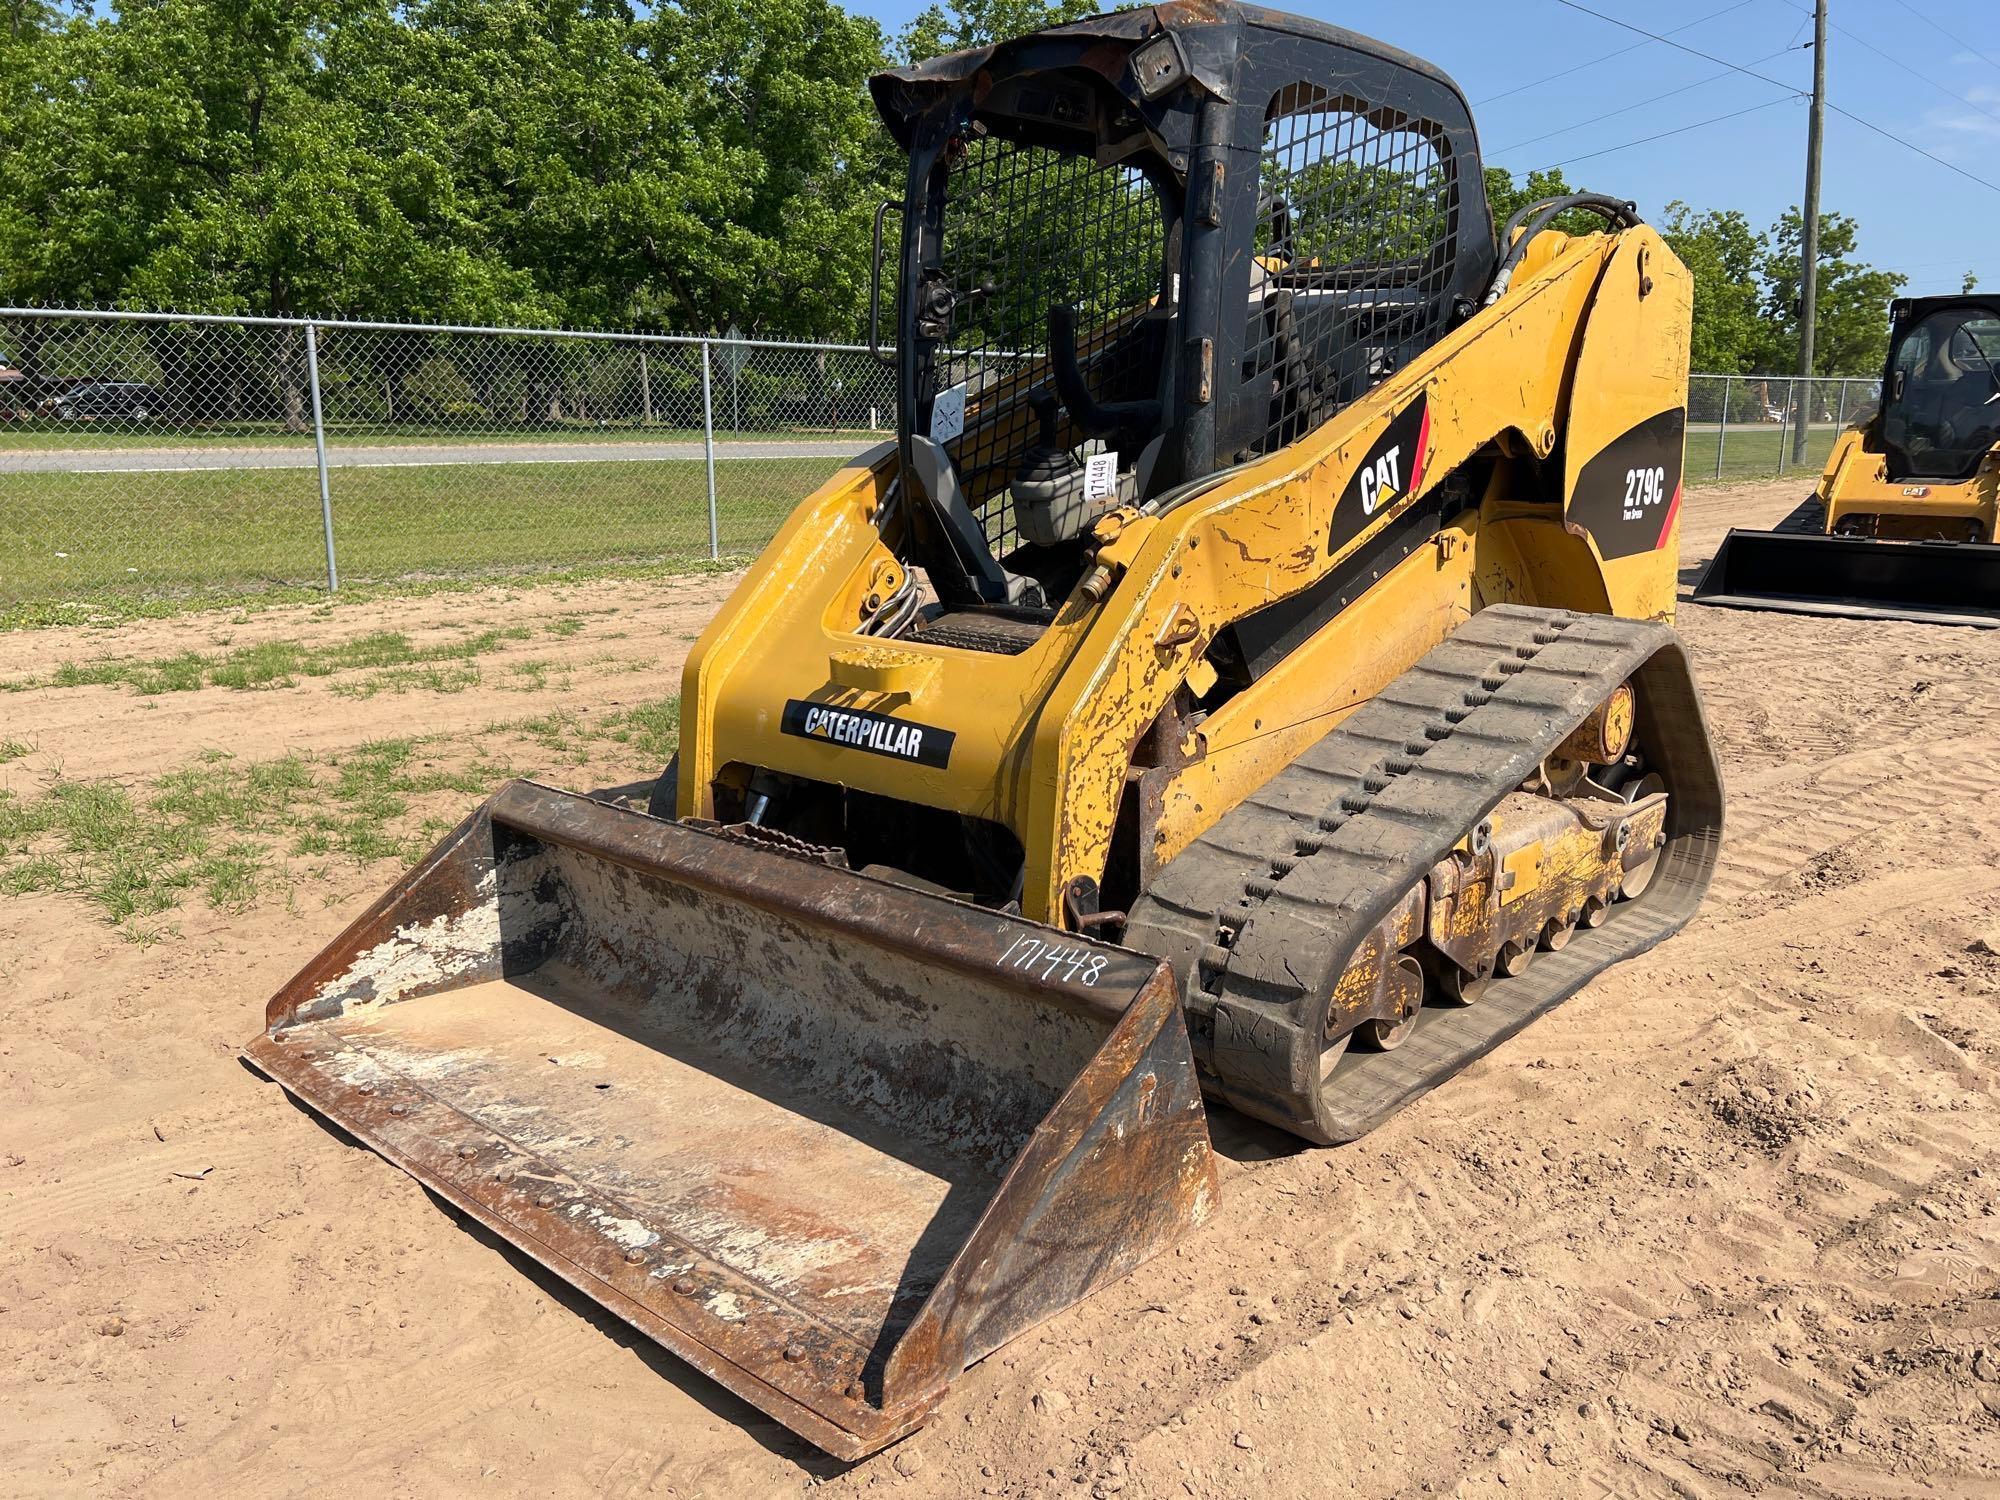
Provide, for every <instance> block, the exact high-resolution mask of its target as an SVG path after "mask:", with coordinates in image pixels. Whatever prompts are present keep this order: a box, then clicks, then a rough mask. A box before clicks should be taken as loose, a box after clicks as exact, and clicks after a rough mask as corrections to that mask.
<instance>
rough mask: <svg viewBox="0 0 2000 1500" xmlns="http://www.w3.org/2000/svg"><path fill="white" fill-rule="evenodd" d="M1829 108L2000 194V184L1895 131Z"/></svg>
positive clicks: (1849, 112) (1835, 107)
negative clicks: (1927, 149) (1905, 138)
mask: <svg viewBox="0 0 2000 1500" xmlns="http://www.w3.org/2000/svg"><path fill="white" fill-rule="evenodd" d="M1827 108H1828V109H1830V110H1832V111H1833V112H1834V113H1835V114H1837V115H1839V116H1841V117H1842V118H1843V119H1847V120H1852V121H1853V122H1854V123H1855V124H1857V125H1859V126H1860V127H1861V128H1862V129H1864V130H1872V131H1874V132H1875V134H1877V135H1879V136H1881V137H1882V139H1883V140H1885V141H1894V142H1895V143H1896V144H1897V145H1899V146H1901V147H1902V148H1903V149H1904V150H1906V151H1914V152H1916V153H1917V155H1919V156H1921V157H1923V158H1924V159H1925V160H1926V161H1934V162H1936V163H1937V164H1938V165H1939V166H1941V167H1943V168H1944V169H1945V170H1946V171H1950V172H1956V173H1958V175H1959V176H1961V177H1963V178H1965V179H1966V180H1967V181H1970V182H1976V183H1978V184H1979V185H1980V186H1981V187H1983V188H1991V189H1992V190H1993V191H1994V192H1996V193H2000V182H1991V181H1988V180H1987V179H1986V178H1984V177H1981V176H1980V175H1979V174H1978V173H1976V172H1968V171H1966V170H1965V168H1964V167H1961V166H1959V165H1958V164H1957V163H1956V162H1949V161H1946V160H1945V159H1944V158H1943V157H1942V156H1938V155H1936V154H1934V153H1933V152H1929V151H1926V150H1925V149H1924V148H1923V147H1922V146H1919V145H1918V144H1917V143H1916V142H1915V141H1907V140H1904V139H1903V137H1901V136H1900V135H1897V134H1896V133H1895V132H1894V131H1889V130H1884V129H1883V128H1882V127H1881V126H1880V125H1877V124H1876V123H1875V122H1874V121H1873V120H1864V119H1862V118H1861V116H1859V115H1857V114H1856V113H1855V112H1854V111H1853V110H1851V109H1842V108H1841V107H1840V106H1839V105H1838V104H1832V103H1829V104H1828V105H1827Z"/></svg>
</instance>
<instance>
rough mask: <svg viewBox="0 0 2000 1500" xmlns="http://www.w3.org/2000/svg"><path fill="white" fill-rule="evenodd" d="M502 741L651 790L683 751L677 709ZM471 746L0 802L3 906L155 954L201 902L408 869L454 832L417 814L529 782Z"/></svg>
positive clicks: (308, 759) (194, 771)
mask: <svg viewBox="0 0 2000 1500" xmlns="http://www.w3.org/2000/svg"><path fill="white" fill-rule="evenodd" d="M391 670H394V669H391ZM506 736H519V737H521V738H525V739H527V740H529V741H530V742H532V744H533V745H535V746H537V747H539V748H540V749H542V750H544V751H546V752H548V754H549V755H550V756H552V757H555V758H557V759H560V760H567V761H572V762H580V761H583V760H586V759H589V758H591V757H592V756H594V755H597V754H600V753H602V752H605V751H607V750H608V749H610V748H611V747H614V746H615V747H618V748H617V759H618V760H619V761H620V762H621V763H623V762H630V763H631V764H632V765H634V766H635V767H637V768H639V769H641V770H643V771H645V772H646V773H648V774H651V773H652V772H654V771H655V770H657V768H658V767H659V766H662V765H664V764H666V761H667V758H668V757H669V756H671V755H672V754H673V753H674V750H675V749H676V748H677V747H678V745H679V742H680V700H679V699H678V698H672V697H668V698H660V699H655V700H653V701H650V702H647V703H641V704H637V705H635V706H633V707H630V708H626V709H622V710H619V711H617V712H615V713H608V714H602V715H598V716H594V717H587V716H585V715H582V714H578V713H574V712H565V713H560V714H547V715H543V716H541V717H539V718H535V719H528V720H524V721H522V722H520V723H516V724H494V725H490V726H488V728H487V729H486V730H485V731H484V733H483V734H482V736H480V739H481V740H491V739H492V738H494V737H506ZM465 743H467V742H466V741H465V740H463V739H449V738H447V737H445V736H441V735H432V736H423V737H412V738H400V739H387V740H375V741H371V742H369V743H367V744H363V745H359V746H356V747H355V748H353V749H351V750H346V751H342V752H339V753H337V754H331V755H319V756H316V755H306V754H292V755H287V756H283V757H281V758H279V759H276V760H267V761H248V762H239V761H238V760H237V759H236V758H235V757H234V756H232V755H230V754H229V753H228V752H227V751H223V750H208V751H204V752H203V753H202V754H201V756H200V757H199V758H198V759H197V760H196V762H195V763H194V764H192V765H187V766H183V767H180V768H179V769H177V770H173V771H169V772H167V773H165V774H164V775H161V776H159V777H156V778H154V779H153V780H152V781H151V782H149V783H147V784H145V785H144V786H141V787H136V788H134V787H127V786H124V785H122V784H120V783H118V782H115V781H109V780H102V781H70V780H66V779H64V778H62V777H60V776H58V777H55V778H53V779H51V780H50V781H49V782H48V783H47V784H46V785H45V788H44V789H43V790H42V791H41V792H40V793H39V794H37V795H34V796H25V795H22V794H20V793H18V792H14V791H8V790H5V789H0V895H25V894H64V895H70V896H75V897H78V898H79V899H81V900H84V901H86V902H88V903H89V904H90V905H91V906H93V907H95V908H96V909H97V910H98V912H99V913H100V914H101V915H102V916H103V917H104V918H105V919H106V920H107V921H109V922H110V923H112V924H113V925H114V926H116V927H118V928H120V929H121V930H122V931H124V932H125V933H126V934H127V935H128V936H130V937H133V938H135V939H139V940H149V939H151V938H153V937H157V936H159V935H160V934H161V933H162V932H163V931H164V930H166V929H165V928H164V927H163V926H162V922H163V919H165V918H166V917H167V915H168V914H169V913H171V912H172V911H174V910H175V909H177V908H179V907H181V906H183V905H184V904H185V903H187V902H188V901H189V900H191V899H199V900H202V901H205V902H206V903H207V904H208V905H210V906H212V907H217V908H221V909H225V910H228V909H234V908H239V907H242V906H245V905H247V904H249V903H250V902H252V901H254V900H256V899H258V898H260V897H262V896H264V895H267V894H272V893H283V894H286V895H289V893H290V891H291V890H292V888H293V886H294V885H295V884H296V883H297V882H298V881H299V880H300V879H302V878H306V877H308V876H310V875H311V874H313V873H314V872H315V870H316V869H317V867H318V866H319V865H322V864H323V863H324V862H325V861H326V860H328V859H334V858H339V859H349V860H356V861H366V860H378V859H394V860H399V861H402V862H404V863H409V862H411V861H414V860H415V859H416V858H417V857H418V856H419V855H420V854H422V853H423V851H424V850H425V849H426V848H427V847H429V845H430V844H431V843H432V842H434V841H435V839H436V838H437V837H438V836H439V835H440V834H441V833H443V832H444V831H445V830H446V829H447V828H448V827H450V825H451V824H452V823H453V822H455V821H456V818H455V817H439V816H432V817H429V818H424V819H416V818H415V817H414V816H413V811H414V810H413V803H414V801H415V799H417V798H419V797H424V796H430V795H434V794H438V793H452V794H455V796H456V797H457V799H459V800H460V801H470V800H472V799H476V798H480V797H484V796H486V795H487V794H488V793H490V792H491V791H492V790H493V788H494V787H495V786H496V785H497V784H499V783H500V782H501V781H503V780H505V779H506V778H507V777H509V776H513V775H517V774H522V770H521V768H518V767H516V766H515V765H514V764H513V763H512V762H511V761H510V760H507V759H503V758H500V757H498V756H496V755H493V754H491V753H489V752H488V751H485V750H481V749H478V748H475V749H474V750H473V751H472V753H471V758H470V759H469V760H468V759H464V758H462V757H457V758H455V752H458V751H459V750H460V749H461V747H462V746H463V745H464V744H465ZM473 743H474V744H475V746H476V745H477V743H478V742H477V741H474V742H473ZM5 744H7V745H10V746H17V747H18V748H19V751H20V753H22V754H25V753H27V750H28V747H26V746H21V745H19V742H17V741H7V742H5Z"/></svg>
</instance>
